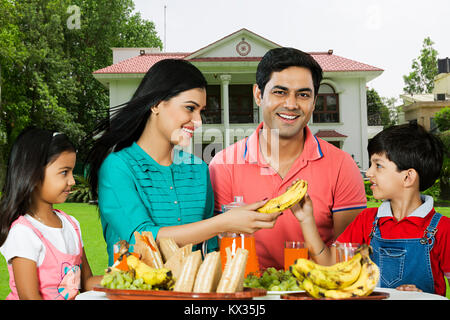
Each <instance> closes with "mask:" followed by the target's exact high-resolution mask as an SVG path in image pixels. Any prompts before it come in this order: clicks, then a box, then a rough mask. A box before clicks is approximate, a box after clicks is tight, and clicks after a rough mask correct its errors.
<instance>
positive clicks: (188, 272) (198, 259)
mask: <svg viewBox="0 0 450 320" xmlns="http://www.w3.org/2000/svg"><path fill="white" fill-rule="evenodd" d="M201 263H202V254H201V252H200V250H197V251H194V252H192V253H191V254H190V255H188V256H187V257H186V258H185V259H184V261H183V267H182V269H181V273H180V276H179V278H178V279H177V280H176V282H175V286H174V288H173V290H174V291H181V292H192V289H193V287H194V283H195V278H196V276H197V272H198V268H199V267H200V264H201Z"/></svg>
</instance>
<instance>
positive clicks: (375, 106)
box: [366, 88, 394, 127]
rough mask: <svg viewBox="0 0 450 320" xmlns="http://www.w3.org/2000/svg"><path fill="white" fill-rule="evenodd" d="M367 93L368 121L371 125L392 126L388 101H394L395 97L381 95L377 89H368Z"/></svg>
mask: <svg viewBox="0 0 450 320" xmlns="http://www.w3.org/2000/svg"><path fill="white" fill-rule="evenodd" d="M366 94H367V122H368V125H369V126H381V125H382V126H384V127H387V126H390V125H392V124H393V121H392V120H391V112H390V110H389V108H388V107H387V105H386V103H393V100H392V99H394V98H392V99H386V98H383V97H380V95H379V94H378V92H377V91H376V90H375V89H373V88H372V89H368V90H367V91H366Z"/></svg>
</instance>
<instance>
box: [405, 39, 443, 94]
mask: <svg viewBox="0 0 450 320" xmlns="http://www.w3.org/2000/svg"><path fill="white" fill-rule="evenodd" d="M433 44H434V42H433V41H432V40H431V39H430V37H427V38H425V39H424V40H423V43H422V49H421V50H420V55H419V57H417V58H416V59H414V60H413V62H412V66H411V68H412V71H411V72H410V73H409V74H408V75H406V76H403V81H404V82H405V85H406V86H405V87H404V88H403V91H404V92H405V93H409V94H420V93H431V92H432V91H433V88H434V77H435V76H436V75H437V73H438V67H437V60H438V59H437V57H438V52H437V51H436V50H435V49H434V48H433Z"/></svg>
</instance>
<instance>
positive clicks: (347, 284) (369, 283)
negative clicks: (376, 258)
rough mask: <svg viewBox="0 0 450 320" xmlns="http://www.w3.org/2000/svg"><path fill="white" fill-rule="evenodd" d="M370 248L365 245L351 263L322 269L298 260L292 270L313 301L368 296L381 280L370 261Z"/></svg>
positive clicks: (312, 263)
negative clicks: (315, 299)
mask: <svg viewBox="0 0 450 320" xmlns="http://www.w3.org/2000/svg"><path fill="white" fill-rule="evenodd" d="M369 250H370V247H369V246H367V245H362V246H361V247H360V248H359V249H358V252H357V253H356V254H355V256H354V257H353V258H352V259H351V260H348V261H344V262H340V263H337V264H335V265H332V266H321V265H319V264H316V263H314V262H313V261H310V260H307V259H298V260H297V261H296V262H295V264H293V265H292V266H291V268H290V270H291V272H292V274H294V276H296V277H297V278H298V279H299V280H300V281H302V286H303V288H304V289H305V291H306V292H308V293H309V294H310V295H311V296H313V297H314V298H332V299H348V298H351V297H356V296H368V295H369V294H371V293H372V292H373V290H374V289H375V286H376V285H377V283H378V279H379V277H380V270H379V268H378V266H377V265H376V264H375V263H374V262H372V260H371V259H370V257H369Z"/></svg>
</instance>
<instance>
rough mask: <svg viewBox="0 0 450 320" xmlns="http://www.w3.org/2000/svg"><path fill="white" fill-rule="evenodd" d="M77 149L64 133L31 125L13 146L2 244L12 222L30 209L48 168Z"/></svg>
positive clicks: (0, 204)
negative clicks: (62, 155)
mask: <svg viewBox="0 0 450 320" xmlns="http://www.w3.org/2000/svg"><path fill="white" fill-rule="evenodd" d="M64 151H68V152H76V150H75V147H74V146H73V144H72V143H71V142H70V141H69V139H68V138H67V136H66V135H65V134H63V133H57V132H55V133H54V132H51V131H48V130H43V129H38V128H34V127H29V128H26V129H25V130H23V131H22V132H21V133H20V134H19V136H18V137H17V139H16V141H15V142H14V145H13V147H12V149H11V153H10V156H9V160H8V167H7V170H6V180H5V185H4V186H3V191H2V197H1V201H0V246H1V245H2V244H3V242H4V241H5V240H6V237H7V236H8V232H9V228H10V227H11V224H12V223H13V222H14V220H16V219H17V218H18V217H19V216H21V215H24V214H25V213H27V211H28V210H29V208H30V205H31V199H32V193H33V191H34V189H35V188H36V186H38V185H39V184H40V183H42V182H43V181H44V175H45V168H46V166H47V165H48V164H50V163H52V162H53V161H55V160H56V159H57V158H58V156H59V155H60V154H61V153H62V152H64Z"/></svg>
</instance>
